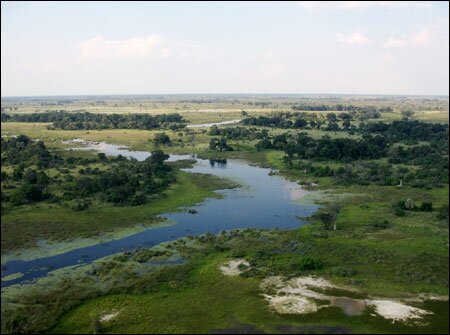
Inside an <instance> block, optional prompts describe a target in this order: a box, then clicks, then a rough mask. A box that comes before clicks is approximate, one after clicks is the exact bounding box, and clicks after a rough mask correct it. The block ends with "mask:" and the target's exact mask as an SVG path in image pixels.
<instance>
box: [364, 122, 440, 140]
mask: <svg viewBox="0 0 450 335" xmlns="http://www.w3.org/2000/svg"><path fill="white" fill-rule="evenodd" d="M360 130H361V131H362V132H363V133H369V134H380V135H383V136H385V137H386V138H388V139H389V140H390V142H392V143H395V142H399V141H405V140H406V141H431V140H441V141H442V140H443V141H447V142H448V124H440V123H427V122H421V121H417V120H416V121H394V122H392V123H385V122H377V123H367V124H364V126H362V127H360Z"/></svg>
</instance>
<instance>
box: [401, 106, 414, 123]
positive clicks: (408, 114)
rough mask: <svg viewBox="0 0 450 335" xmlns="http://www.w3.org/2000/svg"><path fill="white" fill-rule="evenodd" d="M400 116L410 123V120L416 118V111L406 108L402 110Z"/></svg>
mask: <svg viewBox="0 0 450 335" xmlns="http://www.w3.org/2000/svg"><path fill="white" fill-rule="evenodd" d="M400 114H401V115H402V120H403V121H408V120H410V119H412V117H413V116H414V111H413V110H411V109H407V108H405V109H402V111H401V112H400Z"/></svg>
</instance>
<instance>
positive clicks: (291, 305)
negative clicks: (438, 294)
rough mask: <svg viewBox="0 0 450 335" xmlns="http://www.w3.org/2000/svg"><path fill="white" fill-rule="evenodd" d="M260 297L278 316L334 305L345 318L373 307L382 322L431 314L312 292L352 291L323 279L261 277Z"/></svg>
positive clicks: (385, 302)
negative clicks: (317, 302)
mask: <svg viewBox="0 0 450 335" xmlns="http://www.w3.org/2000/svg"><path fill="white" fill-rule="evenodd" d="M260 288H261V290H262V291H263V292H264V294H263V296H264V298H265V299H266V300H267V301H268V302H269V305H270V306H271V307H272V308H273V309H274V310H275V311H277V312H278V313H281V314H305V313H311V312H316V311H317V310H319V309H320V308H323V307H329V306H338V307H341V308H342V309H343V311H344V312H345V313H346V314H347V315H359V314H361V313H362V312H363V311H364V309H365V307H366V306H373V307H375V312H376V313H377V314H378V315H380V316H382V317H383V318H385V319H390V320H392V321H393V322H394V321H407V320H412V319H420V318H422V317H423V316H425V315H427V314H431V312H428V311H425V310H422V309H419V308H416V307H412V306H409V305H406V304H404V303H402V302H400V301H393V300H381V299H373V300H372V299H367V300H360V299H353V298H348V297H334V296H329V295H326V294H323V293H320V292H316V291H315V290H314V289H319V290H321V289H322V290H323V289H332V288H336V289H340V290H346V291H355V290H353V289H349V288H346V287H340V286H336V285H333V284H331V283H330V282H329V281H327V280H325V279H323V278H315V277H311V276H308V277H297V278H293V279H290V280H285V279H283V278H282V277H275V276H274V277H268V278H265V279H264V280H263V281H262V282H261V285H260ZM316 300H322V301H324V300H325V301H329V304H322V305H320V306H319V305H317V304H316V302H315V301H316Z"/></svg>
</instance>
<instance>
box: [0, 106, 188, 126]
mask: <svg viewBox="0 0 450 335" xmlns="http://www.w3.org/2000/svg"><path fill="white" fill-rule="evenodd" d="M1 122H53V127H54V128H57V129H64V130H80V129H86V130H89V129H145V130H151V129H161V128H163V129H172V130H176V129H181V128H184V127H185V126H186V120H185V119H184V118H183V117H182V116H181V115H180V114H177V113H175V114H162V115H154V116H152V115H148V114H99V113H88V112H77V113H70V112H67V111H49V112H45V113H31V114H5V113H1Z"/></svg>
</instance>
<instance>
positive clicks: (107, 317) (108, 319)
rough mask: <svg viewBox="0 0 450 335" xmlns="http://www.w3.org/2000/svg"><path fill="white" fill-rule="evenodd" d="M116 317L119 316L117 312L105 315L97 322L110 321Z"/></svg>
mask: <svg viewBox="0 0 450 335" xmlns="http://www.w3.org/2000/svg"><path fill="white" fill-rule="evenodd" d="M117 315H119V312H114V313H109V314H105V315H103V316H101V317H100V319H99V320H100V322H107V321H110V320H111V319H114V318H115V317H116V316H117Z"/></svg>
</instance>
